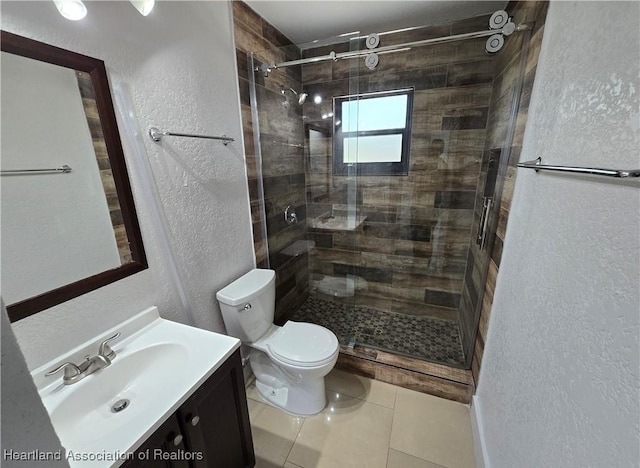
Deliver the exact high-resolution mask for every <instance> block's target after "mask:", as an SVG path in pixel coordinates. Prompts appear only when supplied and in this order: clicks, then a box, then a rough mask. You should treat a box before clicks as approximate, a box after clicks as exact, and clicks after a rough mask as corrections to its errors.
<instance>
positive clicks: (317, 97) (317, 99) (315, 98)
mask: <svg viewBox="0 0 640 468" xmlns="http://www.w3.org/2000/svg"><path fill="white" fill-rule="evenodd" d="M313 102H315V103H316V104H320V103H321V102H322V96H320V95H319V94H316V95H315V96H313Z"/></svg>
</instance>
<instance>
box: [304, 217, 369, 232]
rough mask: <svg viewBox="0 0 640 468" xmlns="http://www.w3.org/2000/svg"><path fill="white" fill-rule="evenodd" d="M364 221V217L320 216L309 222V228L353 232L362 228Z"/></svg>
mask: <svg viewBox="0 0 640 468" xmlns="http://www.w3.org/2000/svg"><path fill="white" fill-rule="evenodd" d="M366 219H367V217H366V216H354V217H351V216H320V217H318V218H314V219H311V220H309V227H310V228H312V229H324V230H327V231H355V230H356V229H360V228H361V227H362V224H363V223H364V221H365V220H366Z"/></svg>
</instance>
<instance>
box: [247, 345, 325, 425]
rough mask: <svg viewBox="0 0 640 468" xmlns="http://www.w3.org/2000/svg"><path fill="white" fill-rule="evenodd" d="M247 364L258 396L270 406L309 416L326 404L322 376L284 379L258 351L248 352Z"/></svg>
mask: <svg viewBox="0 0 640 468" xmlns="http://www.w3.org/2000/svg"><path fill="white" fill-rule="evenodd" d="M250 362H251V370H252V371H253V373H254V375H255V376H256V389H257V390H258V393H259V394H260V396H261V397H262V398H264V399H265V400H266V401H268V402H269V403H271V404H272V405H273V406H275V407H277V408H280V409H282V410H284V411H286V412H287V413H291V414H293V415H296V416H312V415H314V414H318V413H319V412H321V411H322V410H323V409H324V408H325V406H326V405H327V395H326V393H325V386H324V375H322V376H321V377H310V378H305V379H296V378H293V376H287V375H286V374H285V372H283V371H282V370H281V369H280V368H278V367H277V366H276V365H275V364H273V362H271V360H270V359H269V357H268V356H266V355H265V354H263V353H260V352H254V353H252V355H251V361H250ZM331 367H333V365H332V366H331Z"/></svg>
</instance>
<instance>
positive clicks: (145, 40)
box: [1, 1, 254, 368]
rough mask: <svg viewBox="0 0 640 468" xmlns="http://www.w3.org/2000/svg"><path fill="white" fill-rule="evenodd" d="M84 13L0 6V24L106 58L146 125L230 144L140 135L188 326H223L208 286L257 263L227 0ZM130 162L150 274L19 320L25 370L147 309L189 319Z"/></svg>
mask: <svg viewBox="0 0 640 468" xmlns="http://www.w3.org/2000/svg"><path fill="white" fill-rule="evenodd" d="M87 9H88V15H87V17H86V18H85V19H83V20H81V21H78V22H73V21H68V20H65V19H64V18H62V17H61V16H60V15H59V14H58V12H57V10H56V9H55V6H54V5H53V2H50V1H47V2H5V1H3V2H2V18H1V24H2V29H5V30H8V31H10V32H14V33H17V34H21V35H24V36H27V37H31V38H33V39H36V40H40V41H43V42H47V43H50V44H53V45H56V46H59V47H63V48H66V49H69V50H73V51H76V52H80V53H83V54H87V55H90V56H93V57H96V58H100V59H102V60H104V61H105V63H106V66H107V70H108V73H109V78H110V80H111V81H112V83H113V82H115V81H116V80H122V81H124V82H125V83H126V84H127V85H128V86H129V87H130V89H131V94H132V100H133V104H134V107H135V109H134V110H135V113H136V114H137V116H138V119H139V124H140V127H142V128H143V129H146V128H148V127H149V126H150V125H157V126H159V127H161V128H164V129H166V130H173V131H181V130H183V131H193V132H196V133H206V134H213V135H216V134H223V133H225V134H227V135H228V136H231V137H233V138H235V139H236V142H235V143H233V144H230V145H229V146H226V147H225V146H223V145H222V144H220V143H217V142H213V141H207V140H187V139H166V141H164V142H163V143H162V145H161V146H160V145H157V144H156V143H153V142H152V141H151V140H149V139H147V138H145V140H144V144H145V146H146V148H147V151H148V154H149V157H150V160H151V164H152V168H153V171H154V175H155V178H156V180H157V183H158V191H159V193H160V197H161V201H162V204H163V206H164V208H165V210H166V216H167V219H168V224H169V230H170V235H171V240H172V246H173V249H174V251H175V252H176V257H177V259H178V263H179V267H180V270H181V274H182V276H183V278H184V280H185V287H186V290H187V297H188V300H189V302H190V304H191V308H192V309H193V311H194V315H195V318H196V324H197V326H199V327H201V328H205V329H210V330H216V331H220V330H224V327H223V322H222V317H221V316H220V312H219V308H218V305H217V302H216V300H215V292H216V291H217V290H219V289H220V288H222V287H224V286H225V285H226V284H227V283H228V282H229V281H231V280H232V279H235V278H236V277H238V276H240V275H241V274H242V273H244V272H246V271H248V270H249V269H250V268H252V267H253V265H254V258H253V246H252V238H251V221H250V212H249V201H248V193H247V185H246V176H245V167H244V158H243V152H242V146H241V141H242V138H241V136H242V132H241V123H240V104H239V97H238V91H237V80H236V72H235V52H234V47H233V35H232V30H231V24H232V23H231V9H230V4H229V3H228V2H184V1H179V2H156V6H155V9H154V10H153V12H152V13H151V14H150V15H149V16H147V17H143V16H141V15H140V14H138V12H137V11H136V10H135V9H134V8H133V7H132V6H131V4H130V3H129V2H124V1H122V2H120V1H114V2H87ZM116 113H117V114H119V110H118V109H117V108H116ZM122 128H123V125H122V123H121V122H120V130H121V132H122ZM125 156H126V158H127V159H128V160H129V159H130V158H131V157H132V156H131V154H129V153H127V154H125ZM128 165H129V172H130V175H131V178H132V184H133V192H134V197H135V199H136V207H137V209H138V215H139V218H140V220H141V223H142V234H143V238H144V244H145V249H146V252H147V257H148V260H149V264H150V269H149V270H146V271H143V272H141V273H138V274H136V275H134V276H131V277H129V278H126V279H123V280H121V281H118V282H116V283H114V284H111V285H109V286H106V287H104V288H101V289H99V290H97V291H95V292H92V293H89V294H85V295H83V296H81V297H79V298H76V299H74V300H72V301H68V302H66V303H63V304H60V305H58V306H56V307H53V308H51V309H48V310H47V311H45V312H41V313H39V314H37V315H35V316H32V317H30V318H27V319H24V320H21V321H19V322H16V323H15V324H14V325H13V327H14V330H15V333H16V336H17V338H18V342H19V343H20V347H21V349H22V351H23V353H24V355H25V358H26V360H27V363H28V365H29V367H30V368H34V367H37V366H38V365H41V364H42V363H44V362H46V361H47V360H49V359H51V358H52V357H53V356H55V355H57V354H60V353H62V352H63V351H65V350H68V349H69V348H72V347H73V346H76V345H77V344H79V343H81V342H84V341H86V340H87V339H89V338H91V337H92V336H94V335H95V334H96V333H98V332H99V331H101V330H105V329H107V328H109V327H112V326H114V325H115V324H117V323H118V322H120V321H122V320H124V319H126V318H128V317H130V316H131V315H132V314H134V313H136V312H139V311H141V310H142V309H144V308H146V307H148V306H150V305H154V304H155V305H158V306H159V308H160V311H161V314H162V315H163V316H164V317H166V318H169V319H174V320H178V321H182V322H185V321H186V319H185V317H184V315H183V314H180V313H178V312H177V311H178V310H179V307H178V302H177V299H176V298H175V297H174V295H173V294H172V290H173V288H172V286H171V284H170V283H169V280H168V275H167V274H166V271H165V265H164V263H163V261H162V258H161V256H160V251H159V249H158V244H157V241H156V238H155V236H154V231H153V229H152V224H151V222H150V215H149V211H148V207H147V206H146V204H145V203H144V199H145V198H144V197H145V194H142V193H140V192H139V189H138V186H139V184H137V183H136V179H137V178H138V177H139V176H140V174H137V173H135V172H133V174H132V170H131V166H132V164H131V162H128Z"/></svg>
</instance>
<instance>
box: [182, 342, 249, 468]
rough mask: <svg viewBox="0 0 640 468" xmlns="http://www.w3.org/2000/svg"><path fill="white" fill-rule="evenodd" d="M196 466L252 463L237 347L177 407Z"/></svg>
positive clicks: (230, 467) (226, 467) (223, 467)
mask: <svg viewBox="0 0 640 468" xmlns="http://www.w3.org/2000/svg"><path fill="white" fill-rule="evenodd" d="M178 417H179V418H180V423H181V425H182V427H183V430H184V433H185V435H186V436H187V444H188V448H189V450H190V451H193V452H202V454H203V459H202V460H194V461H193V462H192V463H193V465H194V466H195V467H196V468H243V467H252V466H253V465H254V464H255V455H254V452H253V441H252V439H251V427H250V425H249V411H248V408H247V397H246V394H245V389H244V378H243V374H242V364H241V360H240V351H239V350H238V351H236V352H235V353H234V354H233V355H232V356H231V357H230V358H229V359H227V361H226V362H225V363H224V364H223V365H222V366H221V367H220V369H218V370H217V371H216V373H215V374H214V375H212V376H211V377H210V378H209V379H208V380H207V381H206V382H205V383H204V384H203V385H202V386H201V387H200V388H199V389H198V390H197V391H196V392H195V393H194V394H193V396H192V397H191V398H190V399H189V400H187V401H186V402H185V403H184V405H183V406H182V407H181V408H180V410H179V411H178Z"/></svg>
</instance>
